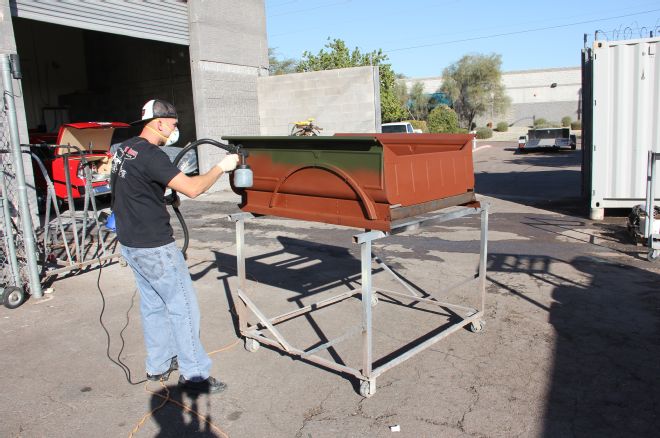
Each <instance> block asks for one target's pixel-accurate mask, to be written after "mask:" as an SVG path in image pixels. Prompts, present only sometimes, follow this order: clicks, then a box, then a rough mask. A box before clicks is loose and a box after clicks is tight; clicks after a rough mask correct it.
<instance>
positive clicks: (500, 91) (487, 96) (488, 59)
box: [440, 54, 510, 129]
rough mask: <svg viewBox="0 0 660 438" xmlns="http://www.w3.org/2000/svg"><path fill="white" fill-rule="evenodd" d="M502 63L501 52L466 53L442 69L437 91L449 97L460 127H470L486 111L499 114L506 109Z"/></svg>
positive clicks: (507, 102)
mask: <svg viewBox="0 0 660 438" xmlns="http://www.w3.org/2000/svg"><path fill="white" fill-rule="evenodd" d="M501 66H502V57H501V56H500V55H496V54H492V55H465V56H463V57H462V58H461V59H460V60H459V61H458V62H456V63H454V64H452V65H450V66H449V67H447V68H445V69H444V71H443V72H442V86H441V87H440V91H441V92H442V93H445V94H446V95H447V96H448V97H449V99H451V101H452V103H453V108H454V111H456V114H458V119H459V121H460V124H461V126H462V127H464V128H467V129H470V128H471V126H472V123H473V121H474V119H475V118H476V117H477V116H480V115H483V114H485V113H486V112H487V111H490V112H491V113H493V114H500V113H503V112H504V111H506V109H507V108H508V106H509V103H510V99H509V97H508V96H507V95H506V93H505V91H504V85H503V84H502V72H501V70H500V68H501Z"/></svg>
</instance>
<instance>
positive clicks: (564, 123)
mask: <svg viewBox="0 0 660 438" xmlns="http://www.w3.org/2000/svg"><path fill="white" fill-rule="evenodd" d="M572 121H573V119H571V117H570V116H565V117H562V118H561V126H562V127H564V128H568V127H569V126H571V122H572Z"/></svg>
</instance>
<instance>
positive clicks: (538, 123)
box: [534, 118, 549, 128]
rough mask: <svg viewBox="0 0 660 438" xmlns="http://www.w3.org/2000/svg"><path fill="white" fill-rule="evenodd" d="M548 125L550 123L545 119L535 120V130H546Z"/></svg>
mask: <svg viewBox="0 0 660 438" xmlns="http://www.w3.org/2000/svg"><path fill="white" fill-rule="evenodd" d="M548 125H549V124H548V121H547V120H546V119H544V118H538V119H535V120H534V127H535V128H546V127H547V126H548Z"/></svg>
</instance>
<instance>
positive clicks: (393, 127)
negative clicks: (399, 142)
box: [380, 122, 422, 134]
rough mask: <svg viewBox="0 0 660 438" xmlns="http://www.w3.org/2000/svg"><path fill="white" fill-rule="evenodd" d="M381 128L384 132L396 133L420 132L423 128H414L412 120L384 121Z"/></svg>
mask: <svg viewBox="0 0 660 438" xmlns="http://www.w3.org/2000/svg"><path fill="white" fill-rule="evenodd" d="M380 128H381V132H382V133H383V134H394V133H397V134H400V133H407V134H414V133H417V134H419V133H421V132H422V131H421V129H414V128H413V125H411V124H410V122H393V123H383V124H382V125H380Z"/></svg>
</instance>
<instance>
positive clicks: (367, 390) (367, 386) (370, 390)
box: [360, 380, 376, 398]
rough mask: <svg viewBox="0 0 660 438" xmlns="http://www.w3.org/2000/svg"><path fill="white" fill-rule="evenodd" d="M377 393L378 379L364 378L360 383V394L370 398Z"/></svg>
mask: <svg viewBox="0 0 660 438" xmlns="http://www.w3.org/2000/svg"><path fill="white" fill-rule="evenodd" d="M375 393H376V381H375V380H374V381H371V382H370V381H369V380H364V381H362V383H360V395H361V396H362V397H364V398H369V397H371V396H372V395H374V394H375Z"/></svg>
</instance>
